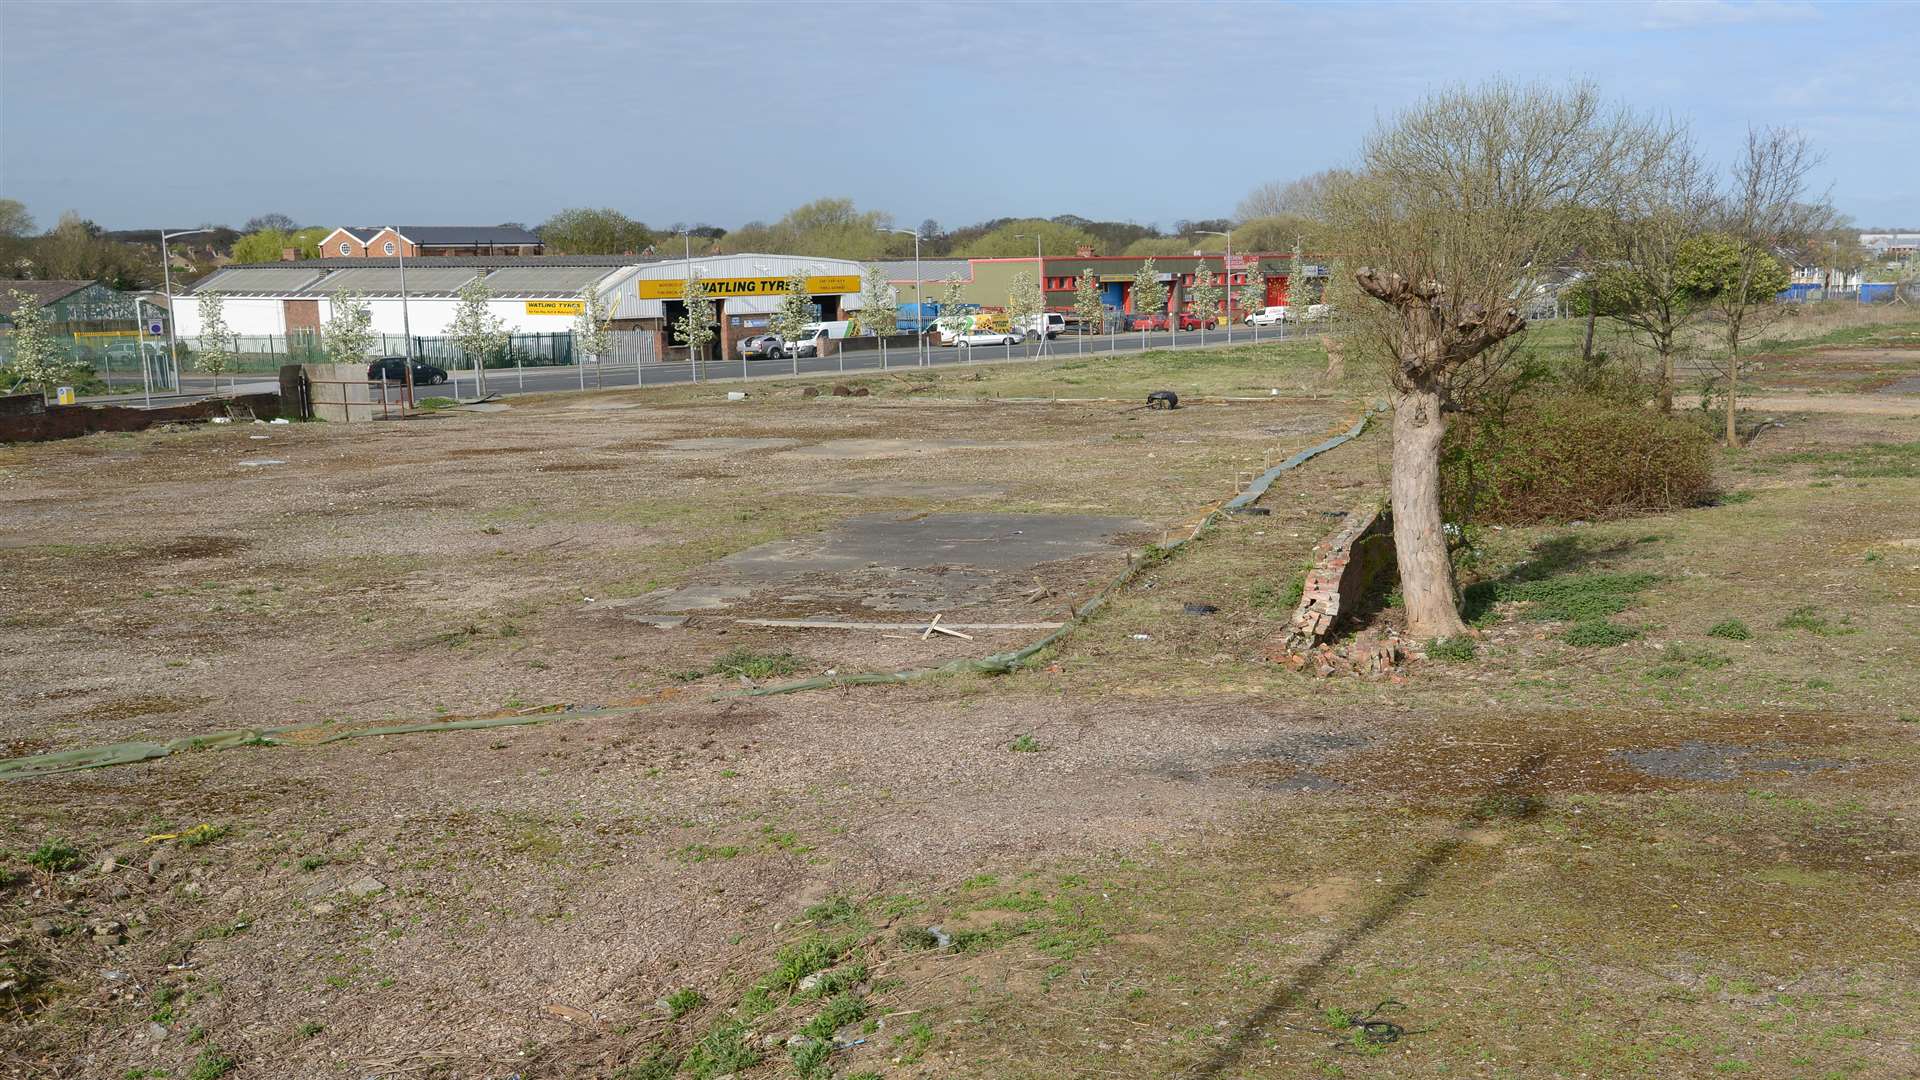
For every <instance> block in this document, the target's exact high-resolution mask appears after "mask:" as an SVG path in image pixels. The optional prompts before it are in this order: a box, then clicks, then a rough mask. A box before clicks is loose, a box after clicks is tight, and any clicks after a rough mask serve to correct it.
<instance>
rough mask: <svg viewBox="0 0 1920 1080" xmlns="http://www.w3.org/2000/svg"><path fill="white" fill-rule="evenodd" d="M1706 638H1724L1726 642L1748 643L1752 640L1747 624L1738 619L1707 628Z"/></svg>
mask: <svg viewBox="0 0 1920 1080" xmlns="http://www.w3.org/2000/svg"><path fill="white" fill-rule="evenodd" d="M1707 636H1708V637H1717V638H1725V639H1726V640H1728V641H1748V640H1751V639H1752V638H1753V631H1751V630H1749V629H1747V624H1746V623H1743V622H1741V621H1740V620H1739V619H1728V620H1726V621H1725V622H1717V623H1714V624H1713V625H1712V626H1711V627H1709V628H1708V629H1707Z"/></svg>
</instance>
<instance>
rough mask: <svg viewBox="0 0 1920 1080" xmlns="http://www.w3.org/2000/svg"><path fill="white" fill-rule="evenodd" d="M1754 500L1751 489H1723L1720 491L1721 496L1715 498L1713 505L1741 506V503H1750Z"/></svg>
mask: <svg viewBox="0 0 1920 1080" xmlns="http://www.w3.org/2000/svg"><path fill="white" fill-rule="evenodd" d="M1752 501H1753V492H1751V491H1723V492H1721V493H1720V497H1719V498H1717V499H1715V500H1713V505H1715V506H1739V505H1740V504H1741V503H1750V502H1752Z"/></svg>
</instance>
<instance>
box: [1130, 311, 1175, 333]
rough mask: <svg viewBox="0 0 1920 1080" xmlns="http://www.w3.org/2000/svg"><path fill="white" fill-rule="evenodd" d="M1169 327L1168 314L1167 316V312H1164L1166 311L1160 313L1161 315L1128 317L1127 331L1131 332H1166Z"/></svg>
mask: <svg viewBox="0 0 1920 1080" xmlns="http://www.w3.org/2000/svg"><path fill="white" fill-rule="evenodd" d="M1167 325H1168V324H1167V314H1166V312H1164V311H1163V312H1160V313H1159V314H1157V315H1129V316H1127V329H1129V330H1136V331H1138V330H1165V329H1166V328H1167Z"/></svg>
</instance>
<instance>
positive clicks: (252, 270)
mask: <svg viewBox="0 0 1920 1080" xmlns="http://www.w3.org/2000/svg"><path fill="white" fill-rule="evenodd" d="M320 273H321V272H320V271H319V270H315V269H311V268H303V267H296V266H274V267H266V266H229V267H227V268H226V269H224V270H216V271H214V273H213V274H211V275H209V276H208V277H207V278H205V279H204V280H202V281H201V282H200V283H199V284H197V285H195V286H194V287H193V291H194V292H195V293H203V292H214V293H273V294H277V293H291V292H299V291H300V290H301V289H304V288H306V287H307V286H308V285H311V284H313V282H314V281H315V280H316V279H317V278H319V276H320Z"/></svg>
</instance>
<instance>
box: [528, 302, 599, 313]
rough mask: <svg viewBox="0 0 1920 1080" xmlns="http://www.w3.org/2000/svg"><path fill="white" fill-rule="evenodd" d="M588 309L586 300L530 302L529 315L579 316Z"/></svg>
mask: <svg viewBox="0 0 1920 1080" xmlns="http://www.w3.org/2000/svg"><path fill="white" fill-rule="evenodd" d="M585 307H586V301H584V300H529V301H527V314H529V315H578V314H580V312H581V311H582V310H583V309H584V308H585Z"/></svg>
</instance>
